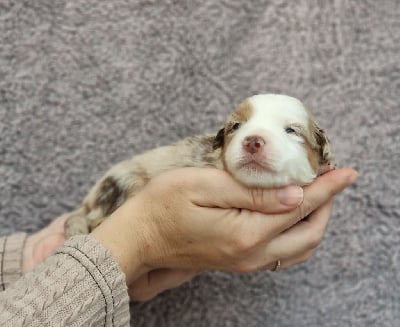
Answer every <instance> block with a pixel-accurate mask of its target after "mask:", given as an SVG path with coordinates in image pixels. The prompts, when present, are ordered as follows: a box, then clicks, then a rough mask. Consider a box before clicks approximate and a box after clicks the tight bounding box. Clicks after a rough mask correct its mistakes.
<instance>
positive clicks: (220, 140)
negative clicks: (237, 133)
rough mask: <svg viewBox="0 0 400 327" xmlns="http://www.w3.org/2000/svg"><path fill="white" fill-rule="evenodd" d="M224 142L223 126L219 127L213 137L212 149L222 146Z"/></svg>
mask: <svg viewBox="0 0 400 327" xmlns="http://www.w3.org/2000/svg"><path fill="white" fill-rule="evenodd" d="M224 142H225V128H221V129H220V130H219V131H218V133H217V135H216V136H215V138H214V142H213V150H216V149H218V148H222V147H223V146H224Z"/></svg>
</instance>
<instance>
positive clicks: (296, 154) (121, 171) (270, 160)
mask: <svg viewBox="0 0 400 327" xmlns="http://www.w3.org/2000/svg"><path fill="white" fill-rule="evenodd" d="M331 161H332V154H331V151H330V148H329V143H328V139H327V137H326V136H325V134H324V132H323V130H321V129H320V128H319V127H318V125H317V124H316V123H315V121H314V119H313V118H312V116H311V114H310V113H309V112H308V111H307V110H306V109H305V108H304V106H303V104H302V103H301V102H300V101H299V100H297V99H295V98H292V97H289V96H285V95H278V94H260V95H255V96H252V97H250V98H248V99H246V100H245V101H244V102H243V103H242V104H240V105H239V106H238V108H237V109H236V110H235V111H234V112H233V113H232V114H231V115H230V116H229V117H228V120H227V122H226V124H225V126H224V127H223V128H222V129H221V130H220V131H219V132H218V134H217V135H216V136H215V135H200V136H192V137H188V138H186V139H183V140H181V141H179V142H177V143H175V144H173V145H168V146H163V147H160V148H156V149H153V150H150V151H148V152H145V153H143V154H141V155H138V156H134V157H132V158H131V159H129V160H126V161H123V162H121V163H119V164H117V165H115V166H113V167H112V168H111V169H110V170H109V171H108V172H107V173H106V174H105V175H104V176H103V177H102V178H101V179H100V180H99V181H98V182H97V183H96V184H95V185H94V187H93V188H92V189H91V190H90V192H89V194H88V195H87V196H86V198H85V199H84V201H83V203H82V205H81V207H80V208H79V209H77V210H76V211H74V212H73V213H71V215H70V217H69V218H68V220H67V221H66V225H65V227H66V235H67V236H68V237H69V236H72V235H75V234H86V233H89V232H90V231H91V230H93V229H94V228H95V227H96V226H97V225H99V224H100V223H101V222H102V221H103V220H104V219H105V218H106V217H107V216H109V215H110V214H111V213H112V212H113V211H114V210H115V209H117V208H118V207H119V206H120V205H121V204H122V203H123V202H124V201H125V200H126V199H127V198H129V197H131V196H133V195H135V194H136V193H138V192H139V191H140V190H141V189H142V188H143V187H144V186H145V185H146V183H147V182H148V181H149V180H150V179H151V178H153V177H154V176H156V175H158V174H160V173H162V172H164V171H167V170H171V169H174V168H178V167H214V168H218V169H224V170H226V171H227V172H229V173H230V174H231V175H232V176H233V177H234V178H235V179H236V180H237V181H239V182H241V183H243V184H244V185H246V186H249V187H263V188H270V187H279V186H284V185H288V184H297V185H300V186H303V185H306V184H309V183H311V182H312V181H313V180H314V178H315V177H316V176H317V175H319V174H321V173H324V172H325V171H327V170H329V169H330V165H331Z"/></svg>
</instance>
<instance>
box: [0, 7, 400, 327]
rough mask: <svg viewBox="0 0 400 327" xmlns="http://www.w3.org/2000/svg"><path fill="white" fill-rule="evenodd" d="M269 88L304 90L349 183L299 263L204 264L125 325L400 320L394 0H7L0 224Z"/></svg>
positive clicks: (1, 59) (399, 91) (1, 11)
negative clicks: (255, 267) (353, 175)
mask: <svg viewBox="0 0 400 327" xmlns="http://www.w3.org/2000/svg"><path fill="white" fill-rule="evenodd" d="M261 92H280V93H286V94H290V95H293V96H296V97H298V98H300V99H302V100H304V101H305V102H306V103H308V104H309V106H310V107H311V108H312V111H313V113H314V114H315V116H316V118H317V120H318V121H319V122H320V124H321V125H322V126H323V127H324V129H325V130H326V131H327V133H328V135H329V136H330V138H331V140H332V143H333V146H334V150H335V153H336V158H337V163H338V164H339V165H343V166H352V167H355V168H357V169H358V170H359V172H360V175H361V176H360V179H359V181H358V183H357V185H355V186H354V187H352V188H351V189H348V190H346V191H345V192H344V193H343V194H342V195H340V196H338V197H337V201H336V206H335V210H334V214H333V216H332V219H331V221H330V224H329V226H328V230H327V233H326V236H325V239H324V241H323V243H322V245H321V246H320V247H319V248H318V250H317V251H316V252H315V255H314V256H313V258H312V259H311V260H310V261H308V262H307V263H305V264H302V265H299V266H296V267H293V268H291V269H288V270H285V271H280V272H279V273H271V272H259V273H253V274H247V275H245V274H243V275H240V274H229V273H222V272H210V273H207V274H205V275H203V276H200V277H198V278H196V279H195V280H193V281H192V282H191V283H189V284H187V285H185V286H183V287H181V288H179V289H177V290H172V291H168V292H166V293H165V294H163V295H161V296H159V297H157V298H156V299H154V300H153V301H151V302H149V303H146V304H140V305H138V304H132V306H131V312H132V325H134V326H207V327H210V326H288V327H289V326H290V327H293V326H307V327H309V326H400V271H399V270H400V200H399V199H400V182H399V167H400V146H399V144H400V132H399V126H400V2H399V1H397V0H380V1H374V0H369V1H351V0H349V1H345V0H343V1H341V0H332V1H306V0H304V1H289V0H286V1H285V0H279V1H261V0H259V1H239V0H237V1H233V0H225V1H213V0H210V1H149V0H142V1H134V0H113V1H104V0H65V1H63V0H35V1H23V0H15V1H12V0H0V131H1V140H0V177H1V178H0V186H1V187H0V233H1V234H6V233H10V232H12V231H16V230H23V231H28V232H31V231H35V230H37V229H39V228H41V227H43V226H45V225H46V224H47V223H48V222H49V221H50V220H51V219H53V218H54V217H56V216H57V215H59V214H62V213H64V212H66V211H69V210H71V209H73V208H74V207H75V206H76V205H77V204H78V203H79V202H80V200H81V198H82V196H83V195H84V194H85V193H86V191H87V190H88V189H89V187H90V186H91V185H92V183H93V182H94V181H95V180H96V179H97V178H98V177H99V176H100V175H101V174H102V173H103V172H104V171H105V170H106V169H107V168H108V167H109V166H110V165H111V164H113V163H115V162H117V161H119V160H121V159H124V158H127V157H129V156H131V155H132V154H133V153H139V152H141V151H143V150H145V149H149V148H152V147H155V146H158V145H161V144H167V143H170V142H172V141H175V140H178V139H180V138H182V137H183V136H187V135H191V134H197V133H204V132H211V131H217V130H218V127H219V126H220V125H221V124H222V122H223V120H224V119H225V116H226V114H227V113H229V112H230V111H231V110H232V109H233V107H234V106H235V105H236V104H237V103H238V102H239V101H240V100H242V99H244V98H245V97H247V96H249V95H252V94H255V93H261Z"/></svg>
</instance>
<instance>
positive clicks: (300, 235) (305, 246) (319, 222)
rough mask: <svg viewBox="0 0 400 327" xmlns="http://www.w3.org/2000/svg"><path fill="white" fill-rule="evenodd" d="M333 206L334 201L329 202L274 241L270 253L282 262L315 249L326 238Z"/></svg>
mask: <svg viewBox="0 0 400 327" xmlns="http://www.w3.org/2000/svg"><path fill="white" fill-rule="evenodd" d="M332 205H333V201H332V200H330V201H328V202H327V203H326V204H325V205H323V206H322V207H320V208H318V209H317V210H315V211H314V212H313V213H312V214H311V215H310V216H309V217H308V218H307V219H305V220H302V221H300V222H298V223H297V224H296V225H294V226H293V227H292V228H290V229H288V230H286V231H284V232H283V233H281V234H280V235H278V236H277V237H276V238H274V239H272V240H271V241H270V242H269V244H268V252H269V253H271V254H272V255H273V257H274V258H276V259H281V260H282V259H284V258H288V257H293V256H298V255H300V254H302V253H304V252H307V251H309V250H313V249H315V248H316V247H317V246H318V245H319V244H320V243H321V241H322V238H323V236H324V232H325V229H326V226H327V224H328V220H329V216H330V213H331V210H332Z"/></svg>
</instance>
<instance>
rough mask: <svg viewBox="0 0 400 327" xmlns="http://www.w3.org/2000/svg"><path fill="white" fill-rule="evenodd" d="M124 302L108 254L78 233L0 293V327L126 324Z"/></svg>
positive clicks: (121, 282)
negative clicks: (0, 326)
mask: <svg viewBox="0 0 400 327" xmlns="http://www.w3.org/2000/svg"><path fill="white" fill-rule="evenodd" d="M128 302H129V298H128V293H127V288H126V282H125V276H124V274H123V273H122V272H121V269H120V268H119V266H118V265H117V263H116V262H115V260H114V258H113V257H112V255H111V253H110V252H109V251H108V250H106V249H105V248H104V247H103V246H102V245H101V244H100V243H99V242H97V241H96V240H95V239H94V238H92V237H91V236H77V237H74V238H72V239H70V240H68V241H67V242H66V243H65V244H64V245H63V246H62V247H61V248H60V249H59V250H58V251H57V252H56V253H55V254H54V255H52V256H50V257H49V258H48V259H47V260H46V261H45V262H44V263H42V264H41V265H39V266H38V267H37V268H36V269H35V270H34V271H32V272H30V273H27V274H26V275H25V276H23V277H22V278H20V279H19V280H18V281H16V282H15V283H13V284H12V285H10V286H9V287H8V288H7V289H6V290H5V291H4V292H2V293H0V325H2V326H8V325H9V326H43V325H60V326H85V325H88V324H89V323H90V324H92V325H94V326H97V325H104V326H126V325H129V305H128Z"/></svg>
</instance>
